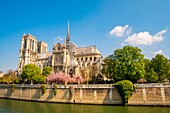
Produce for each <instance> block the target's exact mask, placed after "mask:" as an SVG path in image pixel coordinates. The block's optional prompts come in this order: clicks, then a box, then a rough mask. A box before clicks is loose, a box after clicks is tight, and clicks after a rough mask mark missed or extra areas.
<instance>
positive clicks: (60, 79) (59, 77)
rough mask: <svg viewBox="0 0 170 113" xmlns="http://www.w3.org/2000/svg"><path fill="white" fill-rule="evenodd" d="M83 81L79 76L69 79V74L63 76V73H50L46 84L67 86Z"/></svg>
mask: <svg viewBox="0 0 170 113" xmlns="http://www.w3.org/2000/svg"><path fill="white" fill-rule="evenodd" d="M83 81H84V79H83V77H82V76H80V75H73V77H71V76H70V75H69V74H65V73H63V72H61V71H60V72H58V73H56V74H55V73H54V72H51V73H50V75H49V76H48V77H47V82H51V83H57V84H59V83H62V84H65V85H67V83H78V84H80V83H82V82H83Z"/></svg>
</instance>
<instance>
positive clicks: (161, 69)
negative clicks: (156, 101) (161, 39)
mask: <svg viewBox="0 0 170 113" xmlns="http://www.w3.org/2000/svg"><path fill="white" fill-rule="evenodd" d="M151 66H152V68H153V70H154V71H155V72H156V74H157V76H158V82H163V81H164V79H168V75H169V74H170V63H169V61H168V59H167V58H166V57H164V56H163V55H160V54H157V55H156V56H155V58H153V59H152V60H151Z"/></svg>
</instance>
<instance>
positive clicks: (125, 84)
mask: <svg viewBox="0 0 170 113" xmlns="http://www.w3.org/2000/svg"><path fill="white" fill-rule="evenodd" d="M113 86H115V87H116V88H117V89H118V92H119V94H120V96H121V97H122V99H123V102H124V104H126V103H128V99H129V98H130V96H131V95H132V93H133V91H135V86H134V85H133V83H132V82H131V81H129V80H122V81H119V82H117V83H115V84H114V85H113Z"/></svg>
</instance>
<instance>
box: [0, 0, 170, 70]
mask: <svg viewBox="0 0 170 113" xmlns="http://www.w3.org/2000/svg"><path fill="white" fill-rule="evenodd" d="M169 12H170V0H1V1H0V71H3V72H4V73H5V72H6V71H7V70H9V69H13V70H16V69H17V66H18V59H19V50H20V43H21V37H22V36H23V34H24V33H25V34H31V35H33V36H35V37H36V38H37V40H38V41H45V42H47V43H48V45H49V51H52V47H53V44H54V42H57V39H58V38H60V39H61V42H63V41H64V39H65V37H66V33H67V22H68V20H69V21H70V35H71V41H72V42H74V43H75V44H76V45H77V46H79V47H82V46H89V45H96V47H97V48H98V50H99V51H100V52H101V54H102V55H103V57H106V56H108V55H110V54H113V53H114V50H116V49H118V48H123V46H126V45H132V46H136V47H139V48H140V49H141V50H142V54H144V55H145V58H148V59H152V58H153V57H155V55H156V54H163V55H164V56H165V57H167V58H168V59H170V50H169V48H170V30H169V27H170V13H169Z"/></svg>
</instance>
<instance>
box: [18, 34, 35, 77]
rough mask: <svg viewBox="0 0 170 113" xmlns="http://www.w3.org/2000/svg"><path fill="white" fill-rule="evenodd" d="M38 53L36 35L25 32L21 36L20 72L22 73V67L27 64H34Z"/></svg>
mask: <svg viewBox="0 0 170 113" xmlns="http://www.w3.org/2000/svg"><path fill="white" fill-rule="evenodd" d="M36 53H37V42H36V37H34V36H32V35H30V34H27V35H26V34H24V35H23V36H22V38H21V47H20V51H19V63H18V73H19V74H20V73H21V71H22V68H23V66H24V65H26V64H31V63H32V64H34V63H35V60H36Z"/></svg>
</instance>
